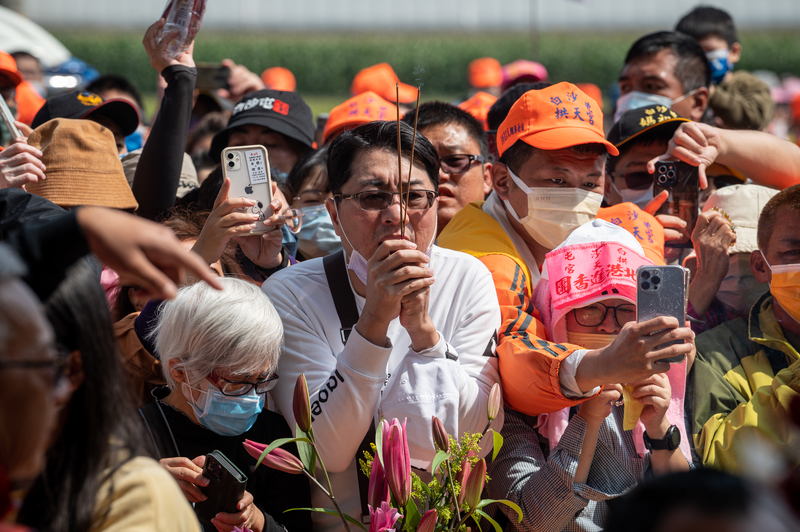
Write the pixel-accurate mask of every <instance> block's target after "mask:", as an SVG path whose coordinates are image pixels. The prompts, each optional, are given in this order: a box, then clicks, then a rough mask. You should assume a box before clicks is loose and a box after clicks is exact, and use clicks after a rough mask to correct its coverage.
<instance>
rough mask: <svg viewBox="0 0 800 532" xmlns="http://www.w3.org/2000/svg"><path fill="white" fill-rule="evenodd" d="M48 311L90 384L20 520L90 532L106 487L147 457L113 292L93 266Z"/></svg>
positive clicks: (84, 264)
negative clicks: (108, 293)
mask: <svg viewBox="0 0 800 532" xmlns="http://www.w3.org/2000/svg"><path fill="white" fill-rule="evenodd" d="M45 312H46V314H47V318H48V320H49V321H50V324H51V325H52V327H53V330H54V331H55V334H56V339H57V340H58V342H59V343H61V344H63V345H64V346H65V347H66V348H67V349H68V350H70V351H73V350H77V351H78V352H79V353H80V357H81V363H82V368H83V383H82V384H81V385H80V387H79V388H78V389H77V390H76V391H75V392H74V393H73V394H72V398H71V399H70V402H69V408H68V410H66V411H65V413H66V415H67V420H66V423H65V424H64V427H63V429H62V430H61V433H60V434H58V437H57V439H56V441H55V442H54V443H53V445H52V446H51V447H50V449H49V450H48V451H47V463H46V465H45V467H44V470H43V473H42V474H41V475H40V476H39V478H38V479H37V480H36V482H35V484H34V486H33V487H32V488H31V490H30V492H28V495H27V497H26V498H25V501H24V503H23V505H22V508H21V509H20V512H19V516H18V520H19V521H20V522H21V523H24V524H26V525H28V526H31V527H33V528H37V529H41V530H50V531H65V532H66V531H87V530H89V528H90V527H91V526H92V524H93V518H94V515H95V506H96V504H97V501H98V492H99V491H100V487H101V485H102V484H103V483H104V482H105V481H107V480H108V479H109V478H110V477H111V476H112V475H113V473H114V472H115V471H116V469H117V468H119V467H120V466H121V465H123V464H124V463H125V462H127V460H129V459H131V458H133V457H135V456H137V455H140V454H142V449H143V442H142V440H141V438H140V436H141V431H139V430H138V429H137V428H136V423H135V418H134V417H133V415H134V414H133V413H134V410H133V402H132V398H133V397H132V393H131V390H130V389H129V386H128V378H127V377H126V376H125V374H124V372H123V370H122V365H121V364H120V361H119V355H118V354H117V345H116V341H115V340H114V333H113V331H112V325H111V315H110V313H109V310H108V303H107V301H106V297H105V292H104V291H103V289H102V287H101V286H100V280H99V275H98V274H97V272H96V271H95V270H94V268H92V266H91V265H90V263H89V262H88V261H87V260H83V261H81V262H79V263H78V264H76V265H75V266H73V267H72V268H71V269H70V270H69V272H68V274H67V277H66V279H65V280H64V282H62V283H61V284H60V285H59V287H58V289H57V290H56V291H55V292H54V293H53V295H52V296H50V298H49V299H48V300H47V302H46V304H45ZM110 489H111V490H112V491H113V489H114V486H113V485H112V486H111V488H110ZM110 499H112V500H113V497H110ZM109 510H110V509H109V508H106V512H108V511H109Z"/></svg>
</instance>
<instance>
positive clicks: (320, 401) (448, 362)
mask: <svg viewBox="0 0 800 532" xmlns="http://www.w3.org/2000/svg"><path fill="white" fill-rule="evenodd" d="M398 127H399V136H400V140H401V154H398V148H397V143H398ZM412 145H413V149H414V154H413V164H411V162H410V161H411V160H412V156H411V152H412ZM398 163H400V164H401V165H402V166H401V169H398V166H399V165H398ZM328 176H329V180H330V189H331V192H332V193H333V198H330V199H328V200H327V202H326V207H327V209H328V213H329V214H330V217H331V220H332V221H333V225H334V227H335V230H336V234H337V235H339V237H340V238H341V240H342V247H343V248H344V249H343V251H341V252H339V253H335V254H333V255H329V256H328V257H325V258H324V259H313V260H309V261H306V262H302V263H300V264H298V265H295V266H293V267H292V268H288V269H286V270H283V271H281V272H279V273H277V274H275V275H273V276H272V277H270V278H269V279H268V280H267V281H266V282H265V283H264V285H263V287H262V288H263V290H264V292H265V293H266V294H267V295H268V296H269V297H270V300H271V301H272V303H273V304H274V305H275V308H276V310H277V311H278V314H280V316H281V319H282V320H283V328H284V334H285V353H284V355H283V357H282V358H281V363H280V369H279V372H280V375H281V378H280V380H279V381H278V385H277V386H276V388H275V389H274V390H273V392H272V394H273V398H274V399H275V403H276V406H277V409H278V410H279V411H280V412H281V413H282V414H283V415H284V417H285V418H286V420H287V422H288V423H289V426H290V427H294V426H295V423H296V420H295V417H294V415H293V411H292V395H293V390H294V386H295V381H296V379H297V377H298V376H299V375H300V374H301V373H303V374H305V376H306V379H307V380H308V388H309V392H310V394H311V415H312V427H313V429H314V433H315V435H316V439H317V442H318V445H319V451H320V454H321V456H322V459H323V461H324V463H325V465H326V467H327V468H328V471H329V472H331V473H332V474H331V481H332V483H333V489H334V492H335V494H336V499H337V501H338V503H339V505H340V506H341V508H342V510H343V511H344V512H345V513H347V514H350V515H351V516H358V515H362V516H364V515H367V516H368V515H369V513H368V509H367V506H366V501H367V493H366V490H367V486H366V480H367V478H366V477H365V476H364V475H362V474H361V473H358V472H357V461H356V460H357V457H363V455H362V454H361V452H360V450H359V449H360V448H361V447H360V446H361V445H363V442H364V440H365V437H366V436H369V437H371V436H373V435H374V426H375V425H376V424H377V423H378V422H379V421H380V419H381V418H385V419H392V418H397V419H400V420H403V419H407V424H406V429H407V431H408V432H407V436H408V445H409V449H410V456H411V465H412V466H414V467H417V468H421V469H428V470H429V469H430V465H431V462H432V460H433V458H434V455H435V447H434V442H433V436H432V434H431V416H434V415H435V416H437V417H438V418H439V419H441V420H442V421H443V422H444V425H445V428H446V429H447V432H448V433H449V434H451V435H453V436H455V437H456V438H460V437H461V435H463V434H464V433H466V432H470V433H475V432H481V431H482V430H483V429H484V427H485V426H486V423H487V415H486V406H487V403H488V398H489V392H490V390H491V388H492V385H493V384H494V383H496V382H498V381H499V375H498V372H497V361H496V359H495V358H493V354H494V348H495V339H496V334H497V333H496V331H497V328H498V327H499V325H500V309H499V306H498V303H497V296H496V295H495V289H494V286H493V284H492V276H491V274H490V273H489V271H488V270H487V269H486V268H485V267H484V266H483V265H482V264H481V263H480V262H479V261H478V260H477V259H475V258H473V257H470V256H469V255H466V254H463V253H458V252H455V251H451V250H446V249H442V248H440V247H437V246H435V245H434V244H433V241H434V239H435V237H436V207H437V202H438V199H437V196H438V192H437V190H438V186H439V159H438V157H437V154H436V149H435V148H434V147H433V145H431V143H430V142H429V141H428V140H427V139H425V137H423V136H422V135H416V139H414V131H413V128H412V127H411V126H409V125H407V124H405V123H399V126H398V123H395V122H372V123H369V124H365V125H362V126H359V127H357V128H355V129H353V130H349V131H346V132H344V133H343V134H342V135H341V136H339V137H338V138H337V139H336V140H335V141H334V142H333V144H331V146H330V148H329V155H328ZM401 194H402V196H401ZM502 421H503V419H502V417H500V418H498V419H495V421H494V422H493V425H492V426H493V428H495V429H496V430H500V428H501V427H502ZM367 445H368V444H367ZM481 447H482V448H483V449H486V450H487V451H488V449H489V448H490V445H489V444H488V440H487V441H485V442H483V444H482V445H481ZM366 449H369V447H368V446H366ZM359 477H362V478H359ZM360 480H362V481H364V485H363V486H361V490H360V489H359V481H360ZM312 499H313V503H314V506H315V507H324V506H326V505H328V504H329V501H328V500H327V498H325V496H324V494H323V493H322V492H321V491H319V490H316V491H312ZM314 521H315V522H314V528H315V530H334V529H336V528H337V527H340V526H341V522H340V521H338V520H337V519H336V518H334V517H331V516H328V515H324V514H319V513H315V514H314Z"/></svg>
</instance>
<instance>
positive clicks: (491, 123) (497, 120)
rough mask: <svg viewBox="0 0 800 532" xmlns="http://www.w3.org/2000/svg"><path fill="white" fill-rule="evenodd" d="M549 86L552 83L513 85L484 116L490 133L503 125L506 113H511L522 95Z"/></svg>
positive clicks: (539, 82) (538, 82)
mask: <svg viewBox="0 0 800 532" xmlns="http://www.w3.org/2000/svg"><path fill="white" fill-rule="evenodd" d="M550 85H552V83H550V82H549V81H537V82H535V83H520V84H519V85H514V86H513V87H511V88H510V89H508V90H507V91H506V92H504V93H503V95H502V96H500V97H499V98H498V99H497V101H496V102H494V103H493V104H492V106H491V107H490V108H489V112H488V113H487V115H486V125H487V127H488V128H489V129H490V130H492V131H495V130H497V128H499V127H500V124H502V123H503V120H505V119H506V117H507V116H508V112H509V111H511V107H513V106H514V103H516V101H517V100H519V99H520V98H521V97H522V95H523V94H525V93H526V92H528V91H538V90H542V89H546V88H547V87H549V86H550Z"/></svg>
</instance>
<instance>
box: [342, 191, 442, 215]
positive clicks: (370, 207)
mask: <svg viewBox="0 0 800 532" xmlns="http://www.w3.org/2000/svg"><path fill="white" fill-rule="evenodd" d="M399 195H400V193H399V192H389V191H388V190H367V191H365V192H358V193H356V194H350V195H349V196H345V195H343V194H336V195H334V196H333V197H334V198H336V199H337V200H346V199H354V200H358V206H359V207H361V209H362V210H365V211H383V210H386V209H388V208H389V207H391V206H392V205H393V204H394V197H395V196H399ZM437 196H438V194H437V193H436V192H434V191H433V190H409V191H408V202H407V203H406V192H403V198H402V200H401V201H403V203H406V206H407V207H408V210H410V211H424V210H427V209H430V208H431V207H432V206H433V202H434V200H436V197H437Z"/></svg>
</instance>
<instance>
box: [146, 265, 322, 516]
mask: <svg viewBox="0 0 800 532" xmlns="http://www.w3.org/2000/svg"><path fill="white" fill-rule="evenodd" d="M220 281H221V282H222V284H223V287H224V289H223V290H222V291H218V290H214V289H213V288H211V287H209V286H208V285H206V284H205V283H197V284H194V285H191V286H187V287H185V288H182V289H181V290H179V292H178V296H177V297H176V298H175V299H174V300H171V301H167V302H165V303H164V304H163V306H162V308H161V311H160V315H159V318H158V322H157V324H156V326H155V327H154V328H153V330H152V332H151V334H150V337H151V339H152V340H153V341H154V345H155V348H156V352H157V356H158V357H159V358H160V359H161V363H162V367H163V368H164V369H163V371H164V378H165V380H166V382H167V386H166V387H164V388H159V389H156V390H154V395H155V396H156V398H157V401H156V402H155V403H153V404H150V405H147V406H145V407H143V408H141V409H140V413H141V415H142V418H143V419H144V421H145V424H146V425H147V430H148V432H149V435H150V437H151V439H152V441H153V444H154V445H155V447H156V448H157V452H158V457H159V458H160V461H161V464H162V465H164V466H165V467H166V468H167V469H168V470H169V471H170V473H172V475H173V476H174V477H175V479H176V480H177V481H178V483H179V484H180V486H181V489H183V492H184V493H185V495H186V497H187V498H188V499H189V501H191V502H193V503H202V502H203V501H205V500H206V495H205V494H204V493H203V488H204V487H205V486H207V485H208V484H209V479H207V478H205V477H204V476H203V475H202V472H203V469H202V468H203V464H204V462H205V456H206V454H208V453H210V452H212V451H214V450H218V451H221V452H222V453H224V454H225V456H226V457H227V458H228V459H229V460H230V461H231V462H233V463H234V464H235V465H236V466H237V467H238V468H239V469H240V470H241V471H242V472H243V473H244V474H245V475H247V476H248V480H247V491H246V492H245V495H244V497H243V498H242V500H241V501H239V503H238V505H237V510H238V512H236V513H225V512H220V513H217V514H216V517H215V518H213V519H211V521H210V523H206V527H205V528H206V530H207V531H208V530H211V528H210V527H211V526H213V527H214V528H216V530H219V531H229V530H232V529H233V527H234V526H238V527H240V528H243V527H244V526H247V527H248V528H249V529H251V530H253V531H254V532H261V531H270V532H271V531H276V532H278V531H284V527H285V529H286V530H289V531H290V532H293V531H295V530H310V529H311V518H310V516H309V514H308V512H289V513H284V511H285V510H288V509H291V508H308V507H310V506H311V500H310V495H309V487H308V481H307V480H306V479H305V477H303V476H297V475H289V474H286V473H282V472H279V471H276V470H274V469H270V468H268V467H259V468H258V469H257V470H255V471H253V467H254V466H255V462H256V461H255V459H254V458H252V457H251V456H250V455H248V454H247V452H246V451H245V450H244V447H243V446H242V442H243V441H244V440H245V439H250V440H255V441H259V442H271V441H273V440H275V439H277V438H286V437H291V436H292V432H291V431H290V430H289V427H288V425H287V424H286V421H284V419H283V417H282V416H281V415H280V414H276V413H274V412H271V411H269V410H268V409H267V405H266V403H267V392H268V391H269V390H270V389H272V388H273V387H274V385H275V383H276V382H277V379H278V374H277V373H276V372H275V370H276V368H277V365H278V358H279V356H280V353H281V350H282V344H283V326H282V324H281V320H280V317H279V316H278V314H277V312H276V311H275V309H274V307H273V306H272V303H271V302H270V301H269V298H268V297H267V296H266V295H265V294H264V293H263V292H261V290H259V288H258V286H256V285H254V284H252V283H250V282H247V281H243V280H239V279H233V278H225V279H221V280H220Z"/></svg>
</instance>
